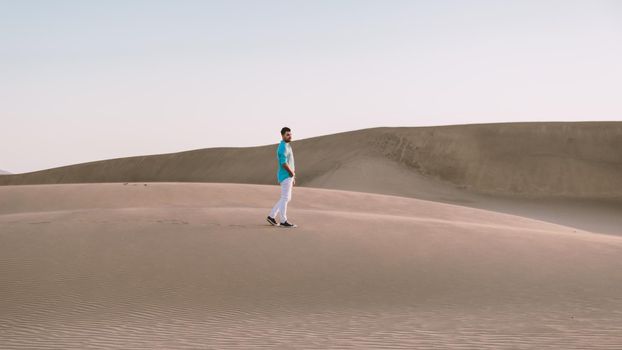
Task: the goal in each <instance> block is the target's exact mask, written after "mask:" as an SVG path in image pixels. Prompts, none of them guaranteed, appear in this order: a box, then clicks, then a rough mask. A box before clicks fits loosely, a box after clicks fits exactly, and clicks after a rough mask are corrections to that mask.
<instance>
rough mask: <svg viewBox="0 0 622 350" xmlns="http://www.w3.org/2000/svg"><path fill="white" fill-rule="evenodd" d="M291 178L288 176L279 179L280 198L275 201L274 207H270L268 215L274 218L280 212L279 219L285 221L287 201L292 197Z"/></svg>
mask: <svg viewBox="0 0 622 350" xmlns="http://www.w3.org/2000/svg"><path fill="white" fill-rule="evenodd" d="M292 179H293V177H291V176H290V177H288V178H286V179H284V180H283V181H281V198H279V201H278V202H276V204H275V205H274V207H272V211H271V212H270V217H271V218H274V219H276V215H277V214H279V213H280V214H281V221H280V222H285V221H287V202H289V201H290V199H292V186H293V184H292Z"/></svg>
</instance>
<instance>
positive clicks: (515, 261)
mask: <svg viewBox="0 0 622 350" xmlns="http://www.w3.org/2000/svg"><path fill="white" fill-rule="evenodd" d="M297 160H298V159H297ZM278 196H279V187H277V186H271V185H243V184H220V183H128V184H122V183H104V184H64V185H25V186H2V187H0V260H1V261H0V280H1V281H2V284H1V287H0V348H6V349H37V348H63V349H70V348H72V349H88V348H109V349H110V348H118V349H154V348H162V349H197V348H204V349H206V348H209V349H224V348H227V349H237V348H240V349H241V348H244V349H248V348H267V349H274V348H300V349H306V348H309V349H326V348H335V349H337V348H338V349H380V348H392V349H396V348H404V349H414V348H424V349H425V348H443V349H447V348H452V349H504V348H507V349H532V348H533V349H559V348H563V349H620V348H621V347H622V258H621V257H622V237H619V236H614V235H604V234H598V233H593V232H589V231H585V230H581V229H579V228H574V227H569V226H562V225H557V224H553V223H550V222H543V221H538V220H533V219H529V218H524V217H519V216H513V215H508V214H503V213H498V212H492V211H486V210H481V209H475V208H469V207H461V206H457V205H451V204H446V203H438V202H432V201H426V200H420V199H413V198H403V197H394V196H389V195H379V194H365V193H358V192H348V191H340V190H328V189H312V188H302V187H298V186H295V187H294V192H293V197H292V201H291V202H290V205H289V212H288V214H289V218H290V220H291V221H293V222H295V223H297V224H298V225H299V227H298V228H296V229H284V228H277V227H272V226H269V225H268V223H267V222H266V221H265V217H266V215H267V213H268V211H269V209H270V208H271V207H272V205H273V204H274V202H275V201H276V200H277V199H278Z"/></svg>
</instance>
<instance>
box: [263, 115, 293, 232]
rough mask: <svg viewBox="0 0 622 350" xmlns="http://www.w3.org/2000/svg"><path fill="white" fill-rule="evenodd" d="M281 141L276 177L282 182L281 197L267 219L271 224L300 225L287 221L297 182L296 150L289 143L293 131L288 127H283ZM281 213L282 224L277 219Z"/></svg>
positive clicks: (277, 155) (277, 157)
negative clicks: (289, 205) (289, 204)
mask: <svg viewBox="0 0 622 350" xmlns="http://www.w3.org/2000/svg"><path fill="white" fill-rule="evenodd" d="M281 138H282V140H281V142H280V143H279V146H278V147H277V149H276V159H277V160H278V163H279V166H278V170H277V172H276V179H277V181H278V182H279V184H281V198H279V201H278V202H276V204H275V205H274V207H273V208H272V211H271V212H270V215H268V217H267V220H268V222H269V223H270V224H271V225H274V226H280V227H298V225H296V224H292V223H290V222H289V221H287V203H288V202H289V201H290V200H291V198H292V186H293V185H294V184H295V183H296V173H295V170H296V167H295V165H294V151H293V150H292V146H291V145H290V144H289V143H290V142H291V140H292V131H291V129H290V128H288V127H284V128H282V129H281ZM279 213H280V214H281V222H280V225H279V223H277V221H276V215H277V214H279Z"/></svg>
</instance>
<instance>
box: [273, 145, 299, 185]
mask: <svg viewBox="0 0 622 350" xmlns="http://www.w3.org/2000/svg"><path fill="white" fill-rule="evenodd" d="M276 159H277V160H278V163H279V169H278V170H277V172H276V179H277V181H278V182H279V183H281V181H283V180H285V179H287V178H288V177H289V173H288V172H287V170H285V168H283V166H282V165H283V163H287V164H288V165H289V168H290V169H292V171H295V170H296V167H295V165H294V151H293V150H292V146H290V144H289V142H285V141H283V140H281V143H279V147H277V148H276Z"/></svg>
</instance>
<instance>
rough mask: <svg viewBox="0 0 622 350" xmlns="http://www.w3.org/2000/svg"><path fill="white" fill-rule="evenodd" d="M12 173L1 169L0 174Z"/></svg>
mask: <svg viewBox="0 0 622 350" xmlns="http://www.w3.org/2000/svg"><path fill="white" fill-rule="evenodd" d="M10 174H11V173H10V172H8V171H6V170H2V169H0V175H10Z"/></svg>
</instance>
